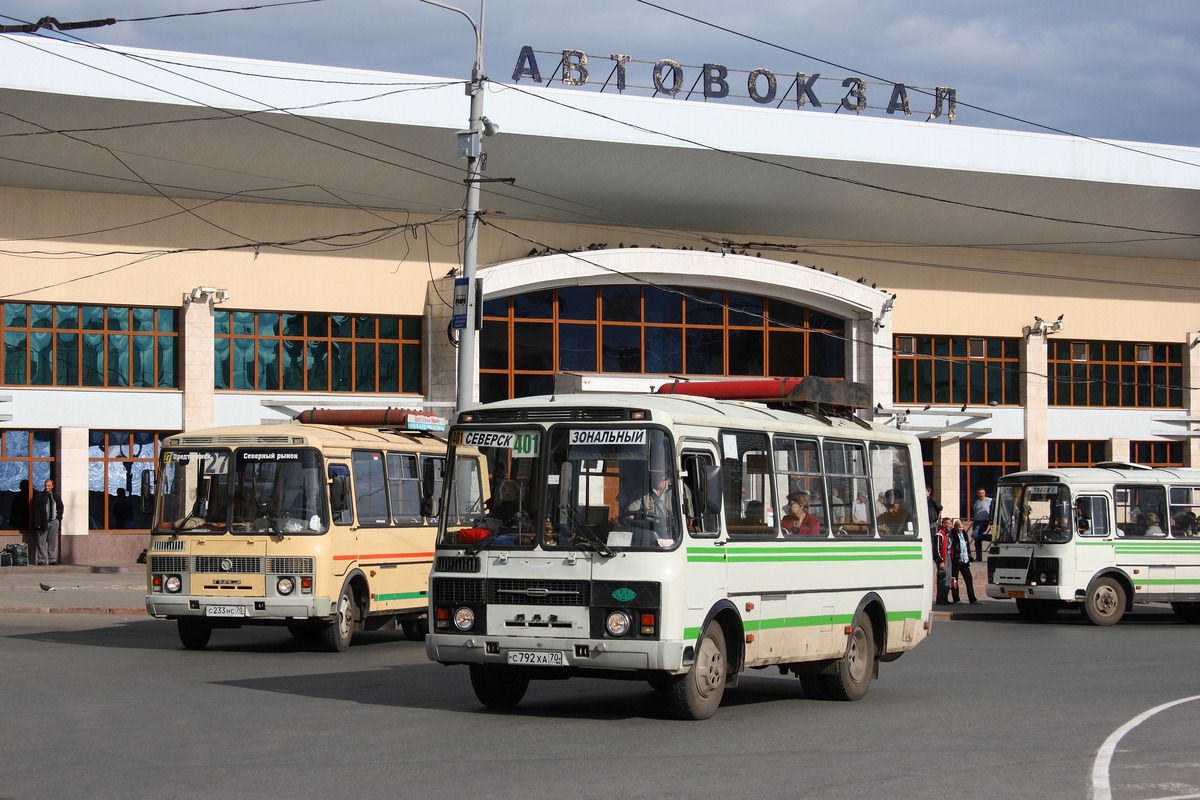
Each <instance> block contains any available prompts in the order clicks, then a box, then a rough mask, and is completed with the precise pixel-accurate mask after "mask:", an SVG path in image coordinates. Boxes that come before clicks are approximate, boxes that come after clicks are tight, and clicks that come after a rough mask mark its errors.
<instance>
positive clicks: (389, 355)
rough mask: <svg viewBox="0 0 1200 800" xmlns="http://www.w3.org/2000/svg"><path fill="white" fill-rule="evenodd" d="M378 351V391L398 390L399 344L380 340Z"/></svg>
mask: <svg viewBox="0 0 1200 800" xmlns="http://www.w3.org/2000/svg"><path fill="white" fill-rule="evenodd" d="M378 353H379V355H378V358H379V367H378V372H379V391H381V392H398V391H400V345H398V344H394V343H389V342H382V343H380V345H379V350H378Z"/></svg>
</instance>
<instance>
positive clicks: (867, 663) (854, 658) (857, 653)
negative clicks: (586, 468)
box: [825, 615, 875, 700]
mask: <svg viewBox="0 0 1200 800" xmlns="http://www.w3.org/2000/svg"><path fill="white" fill-rule="evenodd" d="M836 666H837V669H836V671H835V672H834V674H832V675H826V676H825V684H826V686H827V688H828V690H829V696H830V697H832V698H833V699H834V700H861V699H862V698H863V697H865V696H866V694H867V689H869V688H870V687H871V677H872V676H873V675H874V674H875V636H874V634H873V633H872V630H871V620H870V619H869V618H867V617H866V616H862V615H860V616H857V617H855V619H854V624H853V625H852V626H851V631H850V635H849V637H848V638H847V641H846V653H845V655H843V656H842V657H841V658H839V659H838V661H837V665H836Z"/></svg>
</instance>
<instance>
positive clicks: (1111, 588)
mask: <svg viewBox="0 0 1200 800" xmlns="http://www.w3.org/2000/svg"><path fill="white" fill-rule="evenodd" d="M1083 615H1084V616H1085V617H1087V618H1088V621H1089V622H1091V623H1092V624H1093V625H1115V624H1117V621H1118V620H1120V619H1121V617H1122V616H1124V615H1125V590H1124V589H1122V588H1121V584H1119V583H1117V582H1116V581H1115V580H1113V579H1112V578H1098V579H1097V580H1096V582H1095V583H1093V584H1092V586H1091V588H1090V589H1088V593H1087V597H1086V598H1084V601H1083Z"/></svg>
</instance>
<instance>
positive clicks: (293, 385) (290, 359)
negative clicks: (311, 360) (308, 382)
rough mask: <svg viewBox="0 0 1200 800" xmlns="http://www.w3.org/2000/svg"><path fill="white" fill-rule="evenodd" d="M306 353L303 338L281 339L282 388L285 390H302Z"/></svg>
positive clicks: (305, 369)
mask: <svg viewBox="0 0 1200 800" xmlns="http://www.w3.org/2000/svg"><path fill="white" fill-rule="evenodd" d="M306 356H307V353H306V351H305V348H304V340H303V339H284V340H283V389H284V391H287V392H299V391H303V390H304V374H305V372H306V371H307V368H306V365H305V361H306Z"/></svg>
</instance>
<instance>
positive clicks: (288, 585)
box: [275, 578, 296, 595]
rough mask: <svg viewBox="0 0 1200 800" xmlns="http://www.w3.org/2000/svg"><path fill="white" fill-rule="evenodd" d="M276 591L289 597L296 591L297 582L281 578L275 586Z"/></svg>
mask: <svg viewBox="0 0 1200 800" xmlns="http://www.w3.org/2000/svg"><path fill="white" fill-rule="evenodd" d="M275 591H277V592H279V593H280V594H282V595H289V594H291V593H292V592H294V591H296V581H295V580H294V579H292V578H280V579H279V581H278V582H277V583H276V584H275Z"/></svg>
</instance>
